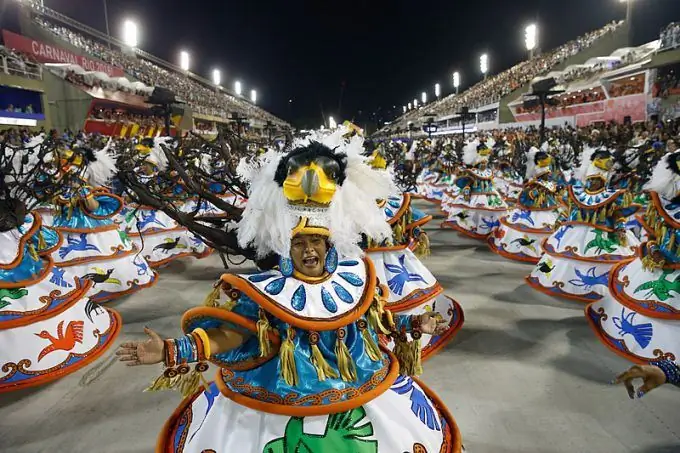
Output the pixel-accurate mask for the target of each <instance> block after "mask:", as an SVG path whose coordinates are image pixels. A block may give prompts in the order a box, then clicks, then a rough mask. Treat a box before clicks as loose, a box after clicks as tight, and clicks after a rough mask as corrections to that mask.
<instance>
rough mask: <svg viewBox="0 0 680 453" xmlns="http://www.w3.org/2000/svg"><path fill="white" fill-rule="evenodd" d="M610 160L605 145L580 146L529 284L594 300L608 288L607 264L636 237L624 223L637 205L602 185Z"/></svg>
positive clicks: (631, 250)
mask: <svg viewBox="0 0 680 453" xmlns="http://www.w3.org/2000/svg"><path fill="white" fill-rule="evenodd" d="M612 165H613V159H612V155H611V153H610V152H609V151H608V150H606V149H603V148H600V149H597V150H595V149H593V148H587V149H585V150H584V151H583V156H582V163H581V168H580V169H579V179H580V182H577V183H576V184H574V185H573V186H569V187H568V189H567V191H568V204H569V205H568V207H567V213H568V214H567V215H566V217H565V218H564V219H560V220H563V221H561V222H560V227H559V228H558V229H557V231H555V233H554V234H552V235H551V236H550V237H549V238H548V239H546V240H545V242H544V243H543V251H544V254H543V257H542V258H541V261H540V262H539V263H538V265H537V266H536V267H535V268H534V270H533V272H532V273H531V275H530V276H529V277H527V283H529V285H531V286H532V287H534V288H535V289H537V290H539V291H542V292H544V293H546V294H549V295H552V296H561V297H565V298H568V299H572V300H578V301H581V302H594V301H596V300H600V299H601V298H602V297H603V296H604V295H606V294H607V293H608V291H609V290H608V284H609V271H610V270H611V269H612V267H613V266H614V265H616V264H617V263H620V262H622V261H625V260H627V259H629V258H631V257H633V256H634V254H635V252H636V249H637V246H638V244H639V242H638V240H637V238H636V237H635V235H634V234H633V233H632V232H630V231H629V230H626V222H627V219H628V218H629V217H630V216H632V215H633V214H635V212H637V210H638V209H639V206H638V205H636V204H634V203H633V202H632V200H633V196H632V195H631V194H630V192H628V191H626V190H623V189H620V190H615V189H611V188H610V187H609V186H608V181H609V177H610V174H611V169H612Z"/></svg>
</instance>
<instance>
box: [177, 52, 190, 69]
mask: <svg viewBox="0 0 680 453" xmlns="http://www.w3.org/2000/svg"><path fill="white" fill-rule="evenodd" d="M179 67H180V68H182V71H188V70H189V52H187V51H185V50H183V51H181V52H180V53H179Z"/></svg>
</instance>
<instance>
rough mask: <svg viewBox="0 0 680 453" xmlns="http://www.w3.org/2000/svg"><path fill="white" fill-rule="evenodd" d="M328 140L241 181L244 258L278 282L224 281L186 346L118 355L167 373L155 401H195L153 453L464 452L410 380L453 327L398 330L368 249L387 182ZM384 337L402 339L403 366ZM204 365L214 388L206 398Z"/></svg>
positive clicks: (130, 346)
mask: <svg viewBox="0 0 680 453" xmlns="http://www.w3.org/2000/svg"><path fill="white" fill-rule="evenodd" d="M312 138H313V139H316V138H315V137H312ZM318 140H319V141H315V140H306V141H300V142H298V143H296V144H295V145H294V148H293V150H292V151H291V152H289V153H287V154H286V155H280V154H277V153H275V152H270V153H267V154H266V155H265V156H264V157H263V159H264V161H263V162H262V163H261V166H252V167H250V168H244V167H242V168H241V171H242V174H244V176H248V179H249V180H250V193H249V199H248V204H247V206H246V209H245V211H244V213H243V218H242V219H241V221H240V222H239V225H238V236H239V241H240V244H241V246H243V247H246V246H248V245H252V246H255V247H256V249H257V252H258V255H259V256H260V257H265V256H271V255H275V256H277V257H278V266H277V268H276V269H272V270H268V271H264V272H259V273H254V274H244V275H234V274H226V275H224V276H223V277H222V279H221V280H219V281H218V282H217V283H216V285H215V289H214V291H213V292H212V293H211V294H210V295H209V297H208V298H207V300H206V302H205V304H206V305H207V306H203V307H199V308H195V309H192V310H189V311H188V312H187V313H185V315H184V317H183V320H182V328H183V330H184V333H185V335H184V336H181V337H179V338H176V339H166V340H163V339H161V338H160V337H159V336H158V335H157V334H156V333H155V332H153V331H148V334H149V336H150V339H149V341H147V342H134V343H124V344H123V345H122V346H121V348H120V350H119V352H118V354H119V356H120V358H121V360H123V361H125V362H127V363H128V364H130V365H141V364H156V363H161V362H162V363H164V364H165V365H166V367H167V369H166V371H165V373H164V374H163V376H161V377H160V378H159V379H158V380H157V381H156V382H155V383H154V384H153V386H152V387H153V388H166V387H177V388H179V389H181V390H183V393H184V394H185V395H187V396H188V397H187V399H185V400H184V401H183V402H182V404H181V405H180V407H179V408H178V410H177V411H176V412H175V414H174V415H173V416H172V417H171V418H170V420H168V422H167V424H166V425H165V427H164V429H163V431H162V433H161V436H160V439H159V442H158V447H157V451H159V452H192V453H194V452H195V453H200V452H205V451H211V450H212V451H220V452H222V451H224V452H227V451H243V452H263V453H285V452H288V451H303V450H304V451H308V452H315V453H322V452H323V453H325V452H348V453H349V452H352V453H369V452H370V453H379V452H385V453H393V452H404V451H430V452H435V451H436V452H446V453H449V452H460V451H461V443H460V435H459V433H458V430H457V427H456V424H455V422H454V420H453V418H452V417H451V414H450V413H449V412H448V411H447V410H446V407H445V406H444V405H443V404H442V402H441V401H440V400H439V399H438V398H437V397H436V396H435V395H434V394H433V393H432V392H431V391H430V390H429V389H428V388H427V387H425V385H424V384H422V383H421V382H420V381H419V380H418V379H417V378H415V377H413V375H414V374H417V373H418V372H419V371H420V368H421V367H420V346H419V345H418V341H417V340H416V339H417V338H420V336H422V335H425V334H438V333H440V332H441V331H443V330H444V329H445V326H444V325H442V324H440V323H438V322H437V320H436V317H434V316H430V315H423V316H399V315H394V316H393V315H392V314H391V313H390V311H389V310H388V309H386V308H385V299H386V298H387V297H388V292H389V290H388V288H387V287H386V286H384V285H379V284H378V282H377V279H376V277H375V270H374V267H373V264H372V263H371V262H370V260H368V259H366V258H363V257H362V256H363V252H362V250H361V248H360V246H359V242H360V240H361V236H362V235H365V236H367V237H372V238H376V239H379V240H385V239H387V238H389V237H390V235H391V230H390V228H389V225H388V224H387V223H386V222H385V219H384V214H383V212H382V211H381V209H380V208H379V207H378V205H377V204H376V202H375V200H377V199H386V198H388V197H389V196H390V194H391V193H393V190H394V188H393V187H392V185H391V181H390V178H389V176H388V175H387V174H384V172H378V171H375V170H373V169H371V168H370V167H369V166H368V165H367V164H366V163H365V159H364V158H363V157H362V156H361V155H360V154H359V153H355V152H354V151H353V150H352V149H351V148H347V147H346V146H343V145H339V146H338V147H336V148H331V147H329V146H328V145H326V144H324V143H326V142H325V141H324V138H322V137H319V138H318ZM409 334H410V338H409V337H407V335H409ZM379 335H390V336H392V337H393V338H395V341H396V342H397V346H396V347H395V350H394V352H389V351H388V350H386V349H383V348H381V347H380V346H379V338H378V337H379ZM208 361H209V362H212V363H213V364H214V365H216V366H217V367H218V372H217V374H216V376H215V382H214V383H211V384H205V385H204V386H200V382H201V381H200V379H199V377H198V373H200V372H202V371H205V369H206V368H207V364H206V362H208ZM199 386H200V388H198V389H197V387H199ZM194 389H197V390H196V391H195V392H194Z"/></svg>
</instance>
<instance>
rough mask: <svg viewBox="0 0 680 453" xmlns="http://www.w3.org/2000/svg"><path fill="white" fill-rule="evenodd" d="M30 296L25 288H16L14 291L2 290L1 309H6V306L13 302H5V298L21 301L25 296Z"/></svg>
mask: <svg viewBox="0 0 680 453" xmlns="http://www.w3.org/2000/svg"><path fill="white" fill-rule="evenodd" d="M27 294H28V291H27V290H26V289H25V288H14V289H5V288H3V289H0V308H5V307H6V306H8V305H10V304H11V302H10V301H8V300H5V297H9V298H10V299H13V300H17V299H21V298H22V297H24V296H25V295H27Z"/></svg>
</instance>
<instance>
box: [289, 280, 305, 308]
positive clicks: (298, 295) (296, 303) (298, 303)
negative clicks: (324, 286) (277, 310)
mask: <svg viewBox="0 0 680 453" xmlns="http://www.w3.org/2000/svg"><path fill="white" fill-rule="evenodd" d="M290 304H291V306H292V307H293V308H294V309H295V310H297V311H302V310H303V309H304V308H305V305H306V304H307V291H305V287H304V285H300V286H298V289H296V290H295V292H294V293H293V299H292V300H291V303H290Z"/></svg>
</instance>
